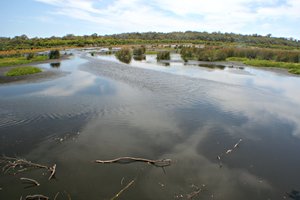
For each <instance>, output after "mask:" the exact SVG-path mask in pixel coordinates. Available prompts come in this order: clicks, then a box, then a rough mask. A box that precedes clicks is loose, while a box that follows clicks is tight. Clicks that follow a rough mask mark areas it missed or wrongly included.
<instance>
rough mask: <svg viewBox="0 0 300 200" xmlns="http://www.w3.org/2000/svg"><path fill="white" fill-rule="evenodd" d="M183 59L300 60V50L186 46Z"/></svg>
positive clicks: (182, 52)
mask: <svg viewBox="0 0 300 200" xmlns="http://www.w3.org/2000/svg"><path fill="white" fill-rule="evenodd" d="M180 54H181V57H182V59H183V60H185V61H187V60H199V61H222V60H226V59H227V58H229V57H239V58H248V59H260V60H273V61H277V62H291V63H299V62H300V52H299V51H292V50H275V49H263V48H220V47H210V48H196V47H184V48H182V49H181V52H180Z"/></svg>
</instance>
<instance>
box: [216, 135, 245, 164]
mask: <svg viewBox="0 0 300 200" xmlns="http://www.w3.org/2000/svg"><path fill="white" fill-rule="evenodd" d="M242 141H243V140H242V139H239V141H238V142H237V143H236V144H235V145H233V148H232V149H228V150H227V151H225V155H226V154H230V153H232V152H233V150H234V149H236V148H238V147H239V145H240V143H241V142H242ZM223 156H224V155H223V154H221V155H218V156H217V159H218V160H219V166H220V167H222V166H223V165H222V161H221V158H222V157H223Z"/></svg>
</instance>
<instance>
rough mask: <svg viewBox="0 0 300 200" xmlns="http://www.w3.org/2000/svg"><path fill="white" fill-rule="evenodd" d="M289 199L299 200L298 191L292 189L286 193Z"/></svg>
mask: <svg viewBox="0 0 300 200" xmlns="http://www.w3.org/2000/svg"><path fill="white" fill-rule="evenodd" d="M286 194H287V195H288V197H289V198H290V199H294V200H300V192H299V191H297V190H292V191H291V192H290V193H286Z"/></svg>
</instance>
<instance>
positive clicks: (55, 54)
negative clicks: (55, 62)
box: [49, 50, 60, 59]
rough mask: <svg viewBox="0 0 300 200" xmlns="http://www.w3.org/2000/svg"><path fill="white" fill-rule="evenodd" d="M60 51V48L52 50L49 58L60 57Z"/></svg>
mask: <svg viewBox="0 0 300 200" xmlns="http://www.w3.org/2000/svg"><path fill="white" fill-rule="evenodd" d="M59 58H60V53H59V50H51V51H50V53H49V59H59Z"/></svg>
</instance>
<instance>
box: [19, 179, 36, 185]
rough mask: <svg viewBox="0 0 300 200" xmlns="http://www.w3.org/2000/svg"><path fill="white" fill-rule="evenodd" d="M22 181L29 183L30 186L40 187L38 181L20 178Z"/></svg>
mask: <svg viewBox="0 0 300 200" xmlns="http://www.w3.org/2000/svg"><path fill="white" fill-rule="evenodd" d="M20 180H21V181H23V183H28V184H32V185H35V186H40V184H39V182H37V181H36V180H34V179H31V178H20Z"/></svg>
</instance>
